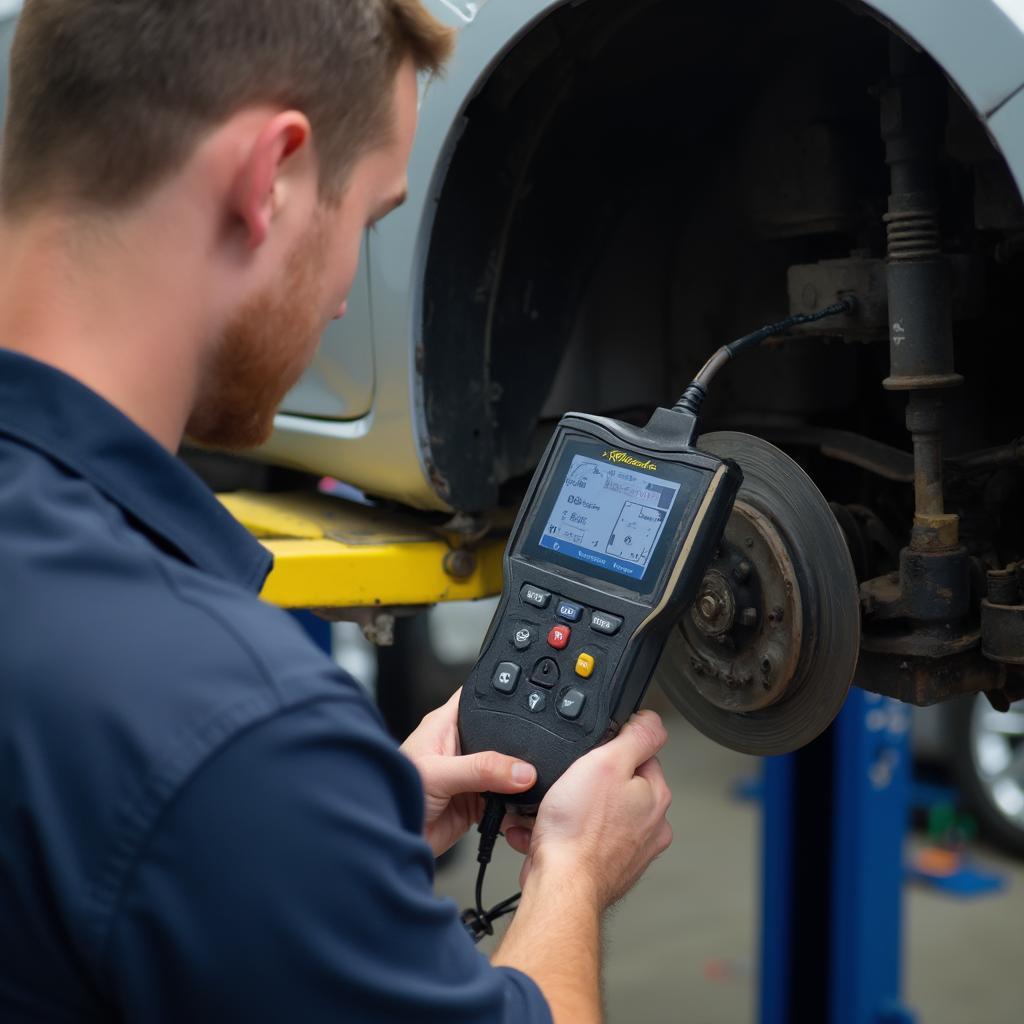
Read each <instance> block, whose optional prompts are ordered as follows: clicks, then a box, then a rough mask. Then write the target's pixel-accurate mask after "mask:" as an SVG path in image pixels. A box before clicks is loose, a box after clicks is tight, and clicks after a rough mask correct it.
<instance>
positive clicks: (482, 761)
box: [427, 750, 537, 797]
mask: <svg viewBox="0 0 1024 1024" xmlns="http://www.w3.org/2000/svg"><path fill="white" fill-rule="evenodd" d="M433 761H434V763H433V764H432V765H431V766H430V782H429V786H428V787H427V788H428V789H429V790H430V792H432V793H434V794H435V795H437V796H448V797H451V796H458V795H459V794H460V793H487V792H491V793H522V792H523V791H524V790H527V789H529V788H530V787H531V786H532V785H533V784H534V783H535V782H536V781H537V772H536V770H535V769H534V767H533V765H530V764H527V763H526V762H525V761H520V760H518V759H517V758H514V757H509V756H508V755H507V754H499V753H497V752H496V751H494V750H487V751H484V752H483V753H480V754H466V755H464V756H462V757H438V758H436V759H433Z"/></svg>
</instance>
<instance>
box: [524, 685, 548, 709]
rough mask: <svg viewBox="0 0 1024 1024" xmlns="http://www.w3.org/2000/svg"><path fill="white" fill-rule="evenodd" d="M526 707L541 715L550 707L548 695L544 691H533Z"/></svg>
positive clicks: (527, 699)
mask: <svg viewBox="0 0 1024 1024" xmlns="http://www.w3.org/2000/svg"><path fill="white" fill-rule="evenodd" d="M526 706H527V707H528V708H529V709H530V710H531V711H532V712H533V713H534V714H540V712H541V711H543V710H544V709H545V708H546V707H547V706H548V695H547V694H546V693H545V692H544V691H543V690H531V691H530V695H529V696H528V697H527V698H526Z"/></svg>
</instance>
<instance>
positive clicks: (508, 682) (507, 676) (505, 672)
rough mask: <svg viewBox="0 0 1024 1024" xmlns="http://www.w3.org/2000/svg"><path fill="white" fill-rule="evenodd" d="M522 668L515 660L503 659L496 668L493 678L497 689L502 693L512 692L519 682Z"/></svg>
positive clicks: (492, 681)
mask: <svg viewBox="0 0 1024 1024" xmlns="http://www.w3.org/2000/svg"><path fill="white" fill-rule="evenodd" d="M520 671H521V669H520V668H519V666H518V665H517V664H516V663H515V662H514V661H503V662H502V663H501V664H500V665H499V666H498V667H497V668H496V669H495V670H494V678H493V679H492V680H491V683H492V685H493V686H494V688H495V689H496V690H500V691H501V692H502V693H511V692H512V691H513V690H514V689H515V688H516V685H517V684H518V683H519V673H520Z"/></svg>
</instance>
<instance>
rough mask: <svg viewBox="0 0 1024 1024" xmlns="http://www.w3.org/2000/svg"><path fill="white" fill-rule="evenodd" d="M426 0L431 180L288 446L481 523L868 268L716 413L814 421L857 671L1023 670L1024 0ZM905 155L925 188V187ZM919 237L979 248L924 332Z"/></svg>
mask: <svg viewBox="0 0 1024 1024" xmlns="http://www.w3.org/2000/svg"><path fill="white" fill-rule="evenodd" d="M8 6H13V7H17V6H18V5H17V4H15V5H10V4H9V3H8ZM428 6H430V7H431V9H432V10H434V11H435V13H437V14H438V15H439V16H440V17H442V18H443V19H445V20H446V21H448V22H449V23H451V24H453V25H457V26H459V27H460V28H461V30H462V36H461V41H460V45H459V48H458V52H457V56H456V58H455V61H454V63H453V65H452V67H451V69H450V71H449V73H448V74H447V76H446V77H445V78H444V79H443V80H442V81H439V82H431V83H429V84H425V85H424V91H423V97H422V106H421V128H420V133H419V137H418V140H417V143H416V149H415V152H414V157H413V163H412V167H411V170H410V183H411V194H410V201H409V202H408V203H407V205H406V206H405V207H404V208H403V209H402V210H401V211H399V212H398V213H396V214H395V215H394V216H392V217H389V218H388V219H387V220H386V221H385V222H383V223H382V224H381V225H380V228H379V230H378V231H377V232H376V233H375V234H374V235H372V237H369V238H367V240H366V253H365V256H366V258H365V260H364V262H363V269H362V271H361V274H360V277H359V279H358V281H357V283H356V288H355V291H354V294H353V296H352V301H351V303H350V313H349V316H348V317H347V318H346V320H345V321H343V322H342V323H341V324H340V325H338V326H336V327H334V328H332V329H331V331H330V332H329V333H328V335H327V336H326V337H325V339H324V343H323V346H322V350H321V353H320V355H319V356H318V358H317V361H316V364H315V365H314V367H313V368H312V370H311V372H310V373H309V375H308V376H307V377H306V378H305V380H304V381H303V382H302V384H301V385H300V387H299V388H297V389H296V390H295V392H294V393H293V394H292V395H290V396H289V398H288V400H287V402H286V403H285V407H284V410H283V412H282V414H281V415H280V416H279V417H278V421H277V430H276V433H275V436H274V438H273V439H272V441H271V442H270V443H269V444H268V445H267V447H266V448H265V450H263V451H262V452H261V453H260V458H261V459H262V460H264V461H265V462H267V463H273V464H275V465H279V466H286V467H290V468H293V469H297V470H301V471H303V472H306V473H312V474H315V475H317V476H322V475H330V476H333V477H336V478H339V479H342V480H345V481H346V482H347V483H348V484H351V485H353V486H354V487H357V488H359V489H360V490H362V491H363V492H366V493H367V494H369V495H371V496H373V497H374V498H375V499H377V500H378V501H382V502H397V503H400V504H403V505H406V506H412V507H415V508H418V509H422V510H424V511H426V512H435V513H442V514H444V515H446V516H449V515H451V513H453V512H454V513H458V514H459V515H460V517H461V518H460V519H459V522H460V523H461V524H462V527H463V528H464V529H465V531H466V533H467V534H470V535H475V534H478V533H480V532H481V531H482V530H484V529H486V526H487V524H488V522H489V521H490V520H491V517H492V516H493V515H494V513H495V512H496V510H499V509H507V508H509V507H512V506H514V505H515V504H516V502H517V500H518V497H519V495H520V494H521V493H522V489H523V487H524V485H525V481H526V479H527V478H528V476H529V473H530V471H531V469H532V467H533V465H534V463H535V461H536V459H537V457H538V454H539V452H540V451H541V448H542V446H543V444H544V442H545V440H546V438H547V436H548V434H549V432H550V430H551V428H552V426H553V424H554V423H555V422H556V421H557V418H558V416H559V415H560V414H561V413H562V412H563V411H564V410H565V409H568V408H573V409H579V410H581V411H587V412H596V413H606V414H613V415H615V416H617V417H619V418H623V419H636V420H637V421H643V420H644V419H645V418H646V416H647V415H648V414H649V412H650V410H651V409H652V408H653V407H654V406H656V405H658V404H661V403H664V402H667V401H671V400H673V399H674V398H675V397H676V396H677V395H678V394H679V393H680V392H681V391H682V389H683V387H684V386H685V384H686V383H687V381H688V380H689V379H690V378H691V377H692V375H693V373H694V371H695V370H696V369H697V368H698V367H699V366H700V364H701V363H702V362H703V360H704V358H705V357H706V356H707V355H708V354H709V353H710V352H711V351H713V350H714V349H715V348H717V346H718V345H720V344H721V343H723V342H725V341H728V340H730V339H731V338H734V337H736V336H738V335H740V334H743V333H745V332H746V331H747V330H748V329H750V328H751V327H753V326H756V325H758V324H760V323H764V322H770V321H772V320H776V319H779V318H780V317H781V316H783V315H785V314H786V313H787V312H789V311H790V310H798V311H804V310H805V309H807V308H813V307H816V306H819V305H823V304H825V303H827V302H828V301H831V300H832V299H833V298H834V297H835V296H836V295H839V294H853V295H854V296H856V298H857V300H858V306H857V312H856V314H855V315H852V316H850V317H847V318H844V319H843V320H841V321H839V322H837V323H835V324H833V325H830V326H829V327H828V336H827V337H825V336H823V335H821V334H820V333H819V334H817V335H804V336H801V337H794V338H792V339H787V340H785V341H783V342H781V343H779V344H777V345H775V346H774V347H773V349H772V350H770V351H762V352H759V353H755V354H754V355H752V356H750V357H749V358H748V359H746V360H745V361H742V362H739V363H737V364H736V365H735V366H731V367H730V368H729V369H728V370H727V371H726V372H725V374H723V376H722V378H721V385H720V386H719V387H718V389H717V391H716V392H715V394H714V395H713V396H712V399H711V400H710V401H709V403H708V405H707V406H706V413H707V419H706V426H707V427H709V428H723V427H727V428H739V429H743V430H745V431H747V432H749V433H752V434H755V435H759V436H761V437H764V438H766V439H768V440H770V441H773V442H775V443H776V444H779V445H780V446H782V447H784V448H785V449H786V450H787V451H788V452H789V453H790V454H792V455H793V456H794V457H795V458H796V459H797V460H798V461H799V462H800V463H801V465H802V466H803V467H804V468H805V469H806V470H807V471H808V473H809V474H810V475H811V477H812V478H813V479H814V481H815V483H816V484H817V485H818V487H819V488H820V489H821V490H822V492H823V493H824V494H825V495H826V496H827V497H828V498H829V500H830V501H831V502H832V508H833V511H834V513H835V517H836V519H837V520H838V522H839V523H840V525H841V526H842V528H843V530H844V533H845V535H846V538H847V541H848V544H849V547H850V550H851V553H852V555H853V560H854V564H855V568H856V570H857V575H858V578H859V580H860V581H861V612H860V614H861V617H862V619H863V641H862V647H861V651H862V654H861V661H860V666H859V669H858V676H857V682H858V683H859V685H861V686H864V687H866V688H868V689H872V690H877V691H878V692H882V693H886V694H890V695H893V696H897V697H899V698H900V699H902V700H906V701H909V702H911V703H915V704H920V705H928V704H933V703H937V702H941V701H945V700H950V699H952V698H955V697H957V696H960V695H964V694H972V693H977V692H985V693H987V694H989V695H990V697H991V701H992V706H994V707H999V708H1007V707H1009V706H1010V703H1011V702H1012V701H1013V700H1015V699H1018V698H1020V697H1021V696H1024V682H1022V677H1021V675H1020V666H1021V665H1024V591H1022V589H1021V585H1020V578H1019V574H1018V563H1019V562H1020V561H1021V560H1022V559H1024V533H1022V527H1021V524H1022V523H1024V516H1022V512H1024V465H1022V460H1024V445H1021V444H1020V443H1018V442H1017V441H1016V440H1015V439H1016V438H1018V437H1020V436H1021V435H1022V434H1024V430H1022V428H1021V413H1020V399H1019V394H1020V382H1021V355H1020V346H1018V345H1016V344H1015V343H1014V339H1015V337H1016V335H1017V334H1018V333H1019V330H1020V294H1021V288H1020V284H1021V281H1022V271H1024V207H1022V204H1021V191H1020V190H1021V188H1022V187H1024V10H1022V5H1021V4H1020V3H1019V2H1017V0H942V2H932V3H927V4H926V3H921V2H918V0H775V2H771V3H763V2H755V0H733V2H728V3H719V4H709V3H702V2H696V0H694V2H688V3H680V2H678V0H634V2H631V3H628V4H624V3H621V2H619V0H584V2H578V0H577V2H566V0H477V2H474V3H468V2H461V0H428ZM11 24H12V22H10V21H7V22H5V23H4V24H3V26H2V27H0V54H2V52H3V48H5V47H6V45H7V43H8V41H9V35H10V26H11ZM916 54H919V55H920V59H918V56H915V55H916ZM0 98H2V97H0ZM901 147H903V149H902V152H903V156H900V152H901ZM908 153H909V154H911V157H912V158H913V160H916V161H917V163H918V165H920V166H919V167H918V170H920V171H921V172H922V174H923V175H924V176H925V177H927V178H928V179H929V182H928V187H927V188H923V187H917V186H915V187H909V186H908V187H903V188H902V191H901V186H900V180H901V179H900V177H899V173H900V172H899V171H898V170H897V169H896V168H897V167H898V166H905V164H906V160H907V159H910V158H911V157H908V156H907V154H908ZM901 162H902V163H901ZM903 185H904V186H906V185H907V183H906V181H905V180H904V181H903ZM894 197H895V199H896V200H897V202H896V205H895V207H893V199H894ZM901 197H902V199H901ZM908 197H911V198H914V197H916V198H918V199H921V202H920V203H918V205H917V206H913V204H911V205H910V206H907V205H906V203H904V204H903V205H902V206H901V205H900V204H901V202H903V200H907V199H908ZM921 197H924V198H921ZM908 201H909V200H908ZM887 210H889V215H888V220H887V219H886V218H887ZM894 211H895V214H896V216H895V217H893V212H894ZM904 215H907V216H904ZM908 216H909V219H908ZM901 217H902V219H901ZM908 262H909V263H912V264H916V265H919V264H921V263H924V262H928V263H930V264H933V265H936V266H938V265H940V264H941V266H942V267H943V274H945V273H946V272H947V271H948V274H949V278H948V279H945V278H943V277H942V276H941V275H939V276H935V277H933V278H930V279H929V280H930V281H931V286H930V287H928V286H925V287H923V288H916V289H915V288H912V289H909V292H912V293H913V294H911V295H910V298H911V299H912V300H913V302H912V305H913V309H912V310H911V312H912V313H913V315H914V316H915V317H917V322H918V323H925V324H927V325H928V330H927V331H926V332H925V333H926V334H927V337H925V338H924V340H923V341H922V339H921V337H916V336H915V337H908V338H907V340H906V344H905V345H903V346H902V348H901V346H900V344H899V341H900V336H899V334H898V332H897V331H896V327H895V326H894V323H893V322H892V321H893V317H891V316H890V313H891V312H892V308H893V303H894V302H895V300H896V298H897V297H896V296H895V295H894V294H893V279H892V278H891V277H887V265H891V264H893V263H900V264H903V263H908ZM918 284H921V281H918ZM950 294H952V300H951V302H950V301H949V300H948V296H949V295H950ZM906 298H907V296H906V295H904V296H903V299H906ZM897 322H900V323H902V321H897ZM901 330H902V328H901ZM887 342H888V343H887ZM901 360H902V364H901V365H900V362H901ZM961 375H962V380H961V379H960V376H961ZM884 379H887V380H888V385H887V386H883V380H884ZM894 381H895V383H894ZM904 392H905V393H904ZM908 406H909V408H910V411H911V418H910V421H908V419H907V410H908ZM911 421H912V422H911ZM908 422H909V423H910V426H911V431H910V433H909V434H908ZM911 447H913V449H914V451H913V453H911V451H910V449H911ZM923 499H926V501H925V502H923ZM926 504H927V507H925V506H926ZM922 515H923V516H924V522H925V527H926V528H927V530H930V531H931V533H930V534H929V535H928V536H927V537H924V539H923V540H922V537H921V536H920V535H919V534H917V535H915V533H914V531H913V527H914V525H915V522H917V523H918V525H919V526H920V520H921V517H922ZM915 516H917V517H918V518H917V519H915ZM937 517H938V518H937ZM951 518H955V520H956V522H955V523H950V522H949V520H950V519H951ZM940 520H941V521H940ZM927 530H926V532H927ZM951 531H952V532H951ZM915 544H917V545H918V547H916V548H915ZM921 544H925V545H926V548H925V549H921V548H920V545H921ZM928 544H931V545H932V549H928V548H927V545H928ZM906 552H910V555H909V556H907V555H906V554H905V553H906ZM802 554H806V552H797V555H798V556H799V555H802ZM908 564H909V565H910V566H911V568H912V569H913V570H914V571H909V570H908V569H907V566H908ZM766 571H767V569H766ZM765 611H767V609H765ZM811 625H812V626H813V625H814V623H811ZM812 632H813V631H812ZM812 632H808V631H807V630H805V633H804V639H805V640H806V638H807V637H808V636H810V635H812ZM792 640H793V643H799V642H800V637H794V638H792ZM691 641H692V642H694V643H699V642H700V638H697V640H696V641H693V640H692V638H690V639H689V640H687V641H686V642H691ZM680 642H683V641H680ZM687 684H688V679H687V678H686V676H685V671H683V672H682V678H681V680H680V681H679V686H680V687H681V688H685V686H686V685H687Z"/></svg>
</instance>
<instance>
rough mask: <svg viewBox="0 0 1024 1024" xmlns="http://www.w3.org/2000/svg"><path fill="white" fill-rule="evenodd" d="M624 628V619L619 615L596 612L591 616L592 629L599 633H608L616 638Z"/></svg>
mask: <svg viewBox="0 0 1024 1024" xmlns="http://www.w3.org/2000/svg"><path fill="white" fill-rule="evenodd" d="M621 626H622V619H620V618H619V617H618V615H609V614H608V613H607V612H594V614H593V615H591V616H590V628H591V629H596V630H597V632H598V633H607V634H608V635H609V636H614V635H615V634H616V633H618V631H619V629H620V627H621Z"/></svg>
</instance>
